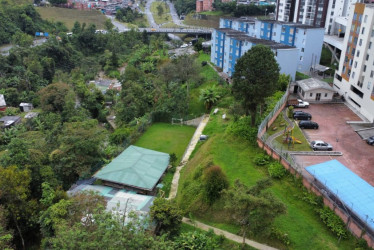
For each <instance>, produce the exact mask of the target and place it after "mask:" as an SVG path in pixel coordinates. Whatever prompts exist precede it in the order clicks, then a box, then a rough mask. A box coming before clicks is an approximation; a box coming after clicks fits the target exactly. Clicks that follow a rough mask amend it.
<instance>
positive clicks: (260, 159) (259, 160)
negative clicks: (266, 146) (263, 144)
mask: <svg viewBox="0 0 374 250" xmlns="http://www.w3.org/2000/svg"><path fill="white" fill-rule="evenodd" d="M253 162H254V163H255V164H256V165H257V166H265V165H268V164H269V162H270V156H269V155H266V154H260V155H257V156H256V157H255V159H254V160H253Z"/></svg>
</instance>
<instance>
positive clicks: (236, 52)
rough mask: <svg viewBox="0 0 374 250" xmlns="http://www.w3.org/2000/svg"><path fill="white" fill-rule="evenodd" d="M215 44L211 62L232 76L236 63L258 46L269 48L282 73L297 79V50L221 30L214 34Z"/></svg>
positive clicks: (241, 33) (228, 30) (231, 31)
mask: <svg viewBox="0 0 374 250" xmlns="http://www.w3.org/2000/svg"><path fill="white" fill-rule="evenodd" d="M212 37H213V38H214V39H213V43H212V48H211V62H212V63H214V64H215V65H217V66H218V67H221V68H222V69H223V72H225V73H226V74H228V75H229V76H232V74H233V73H234V71H235V65H236V61H237V60H238V59H239V58H240V57H241V56H243V55H244V54H245V52H247V51H248V50H250V49H251V48H252V46H255V45H257V44H263V45H265V46H269V47H270V48H271V50H272V51H273V52H274V55H275V58H276V60H277V62H278V64H279V66H280V72H281V73H284V74H287V75H290V76H291V77H292V79H295V74H296V68H297V57H298V50H297V48H295V47H293V46H289V45H285V44H281V43H277V42H274V41H271V40H264V39H260V38H255V37H250V36H248V35H247V34H246V33H244V32H241V31H237V30H233V29H228V28H219V29H216V30H214V31H213V33H212Z"/></svg>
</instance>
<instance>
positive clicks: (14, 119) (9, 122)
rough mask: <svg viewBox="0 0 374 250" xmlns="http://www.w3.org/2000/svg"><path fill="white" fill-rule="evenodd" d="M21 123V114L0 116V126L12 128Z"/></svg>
mask: <svg viewBox="0 0 374 250" xmlns="http://www.w3.org/2000/svg"><path fill="white" fill-rule="evenodd" d="M19 123H21V117H19V116H4V117H1V118H0V128H10V127H11V126H14V125H16V124H19Z"/></svg>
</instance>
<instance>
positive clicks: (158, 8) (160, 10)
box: [157, 4, 164, 16]
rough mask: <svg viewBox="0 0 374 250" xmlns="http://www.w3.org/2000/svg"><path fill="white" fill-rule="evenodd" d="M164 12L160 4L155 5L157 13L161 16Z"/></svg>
mask: <svg viewBox="0 0 374 250" xmlns="http://www.w3.org/2000/svg"><path fill="white" fill-rule="evenodd" d="M162 14H164V8H163V7H162V5H161V4H159V5H157V15H158V16H162Z"/></svg>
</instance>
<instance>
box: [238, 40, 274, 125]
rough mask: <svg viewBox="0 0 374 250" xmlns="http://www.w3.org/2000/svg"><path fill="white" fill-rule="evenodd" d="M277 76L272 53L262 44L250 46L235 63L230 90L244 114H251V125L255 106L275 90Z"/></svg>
mask: <svg viewBox="0 0 374 250" xmlns="http://www.w3.org/2000/svg"><path fill="white" fill-rule="evenodd" d="M278 77H279V65H278V63H277V61H276V60H275V58H274V53H273V52H272V51H271V49H270V48H269V47H267V46H264V45H256V46H254V47H252V49H251V50H249V51H247V52H246V53H245V54H244V55H243V56H242V57H241V58H240V59H239V60H238V62H237V64H236V65H235V72H234V75H233V81H234V83H233V86H232V90H233V93H234V97H235V98H236V99H237V100H239V101H241V102H242V105H243V108H244V109H245V111H246V114H247V115H248V114H249V113H250V114H251V125H252V126H255V124H256V116H257V107H258V106H260V105H262V104H264V102H265V98H266V97H268V96H270V95H272V94H273V93H274V92H275V91H276V89H277V87H278Z"/></svg>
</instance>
